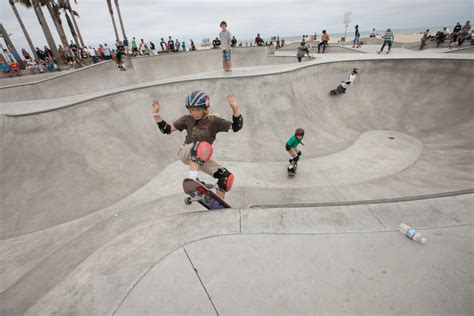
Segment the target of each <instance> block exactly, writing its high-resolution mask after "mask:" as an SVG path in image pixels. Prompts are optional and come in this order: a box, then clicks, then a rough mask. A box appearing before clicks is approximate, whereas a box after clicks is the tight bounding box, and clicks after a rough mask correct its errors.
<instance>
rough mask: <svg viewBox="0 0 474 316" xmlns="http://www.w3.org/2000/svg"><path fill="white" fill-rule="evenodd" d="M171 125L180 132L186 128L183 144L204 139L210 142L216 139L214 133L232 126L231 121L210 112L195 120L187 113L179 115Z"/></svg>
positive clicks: (225, 130)
mask: <svg viewBox="0 0 474 316" xmlns="http://www.w3.org/2000/svg"><path fill="white" fill-rule="evenodd" d="M173 125H174V127H176V129H177V130H178V131H180V132H181V131H183V130H186V132H187V135H186V141H185V142H184V143H185V144H191V143H193V142H195V141H206V142H208V143H209V144H212V143H213V142H214V141H215V140H216V134H217V133H219V132H227V131H228V130H229V129H230V127H231V126H232V122H230V121H227V120H225V119H223V118H221V117H219V116H216V115H212V114H211V115H207V116H205V117H204V118H203V119H201V120H199V121H196V120H195V119H194V118H193V117H192V116H191V115H189V114H188V115H184V116H182V117H180V118H179V119H178V120H176V121H175V122H174V123H173Z"/></svg>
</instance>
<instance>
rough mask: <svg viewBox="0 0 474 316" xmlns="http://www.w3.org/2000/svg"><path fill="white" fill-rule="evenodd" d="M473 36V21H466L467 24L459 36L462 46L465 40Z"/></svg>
mask: <svg viewBox="0 0 474 316" xmlns="http://www.w3.org/2000/svg"><path fill="white" fill-rule="evenodd" d="M470 37H471V21H466V24H464V26H463V27H462V30H461V34H460V36H459V40H458V45H459V46H461V45H462V43H464V41H465V40H467V39H469V38H470Z"/></svg>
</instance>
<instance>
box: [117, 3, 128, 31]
mask: <svg viewBox="0 0 474 316" xmlns="http://www.w3.org/2000/svg"><path fill="white" fill-rule="evenodd" d="M115 7H116V8H117V14H118V17H119V21H120V27H121V28H122V34H123V39H126V38H127V35H126V34H125V28H124V27H123V21H122V13H120V6H119V2H118V0H115Z"/></svg>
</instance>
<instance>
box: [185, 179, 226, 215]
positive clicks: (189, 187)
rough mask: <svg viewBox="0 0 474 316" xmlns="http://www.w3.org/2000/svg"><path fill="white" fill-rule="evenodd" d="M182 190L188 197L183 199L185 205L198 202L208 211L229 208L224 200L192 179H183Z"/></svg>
mask: <svg viewBox="0 0 474 316" xmlns="http://www.w3.org/2000/svg"><path fill="white" fill-rule="evenodd" d="M183 190H184V193H186V194H187V195H189V196H188V197H186V198H185V199H184V203H185V204H186V205H190V204H191V203H193V202H198V203H199V204H201V205H202V206H204V207H205V208H207V209H208V210H219V209H224V208H230V207H231V206H230V205H229V204H227V203H226V202H225V201H224V200H222V199H221V198H220V197H218V196H217V194H215V193H214V192H212V191H211V190H210V189H208V188H207V187H205V186H204V185H203V184H202V183H200V182H199V181H196V180H194V179H189V178H187V179H184V181H183Z"/></svg>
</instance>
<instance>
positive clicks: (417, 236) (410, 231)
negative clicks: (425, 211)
mask: <svg viewBox="0 0 474 316" xmlns="http://www.w3.org/2000/svg"><path fill="white" fill-rule="evenodd" d="M400 231H401V232H402V233H403V234H404V235H405V236H407V237H408V238H410V239H412V240H414V241H419V242H421V243H422V244H424V243H426V238H423V237H422V236H421V233H419V232H417V231H416V229H414V228H413V227H410V226H408V225H407V224H404V223H401V224H400Z"/></svg>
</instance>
